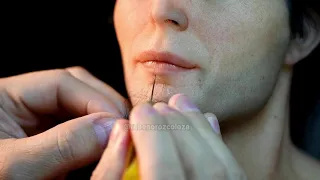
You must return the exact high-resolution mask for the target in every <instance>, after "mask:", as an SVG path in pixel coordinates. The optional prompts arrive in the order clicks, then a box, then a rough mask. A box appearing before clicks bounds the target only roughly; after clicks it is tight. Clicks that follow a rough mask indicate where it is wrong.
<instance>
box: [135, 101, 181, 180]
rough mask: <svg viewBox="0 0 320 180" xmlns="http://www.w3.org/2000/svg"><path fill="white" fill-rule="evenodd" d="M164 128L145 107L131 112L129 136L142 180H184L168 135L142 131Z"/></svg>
mask: <svg viewBox="0 0 320 180" xmlns="http://www.w3.org/2000/svg"><path fill="white" fill-rule="evenodd" d="M166 124H167V122H166V121H165V119H164V118H163V117H162V116H161V115H160V114H159V113H158V112H157V111H156V110H155V109H154V108H153V107H152V106H151V105H149V104H142V105H139V106H136V107H135V108H134V109H133V110H132V112H131V115H130V127H131V134H132V139H133V143H134V145H135V148H136V153H137V158H138V160H139V170H140V174H141V179H142V180H149V179H155V180H160V179H185V178H186V177H185V176H184V172H183V169H182V168H181V167H182V165H181V163H180V160H179V155H178V153H177V150H176V147H175V145H174V141H173V139H172V135H171V134H170V132H168V131H161V130H157V129H156V130H147V129H144V128H143V127H150V126H156V125H160V126H161V125H166ZM140 127H141V128H140Z"/></svg>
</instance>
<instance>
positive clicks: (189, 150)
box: [154, 103, 219, 179]
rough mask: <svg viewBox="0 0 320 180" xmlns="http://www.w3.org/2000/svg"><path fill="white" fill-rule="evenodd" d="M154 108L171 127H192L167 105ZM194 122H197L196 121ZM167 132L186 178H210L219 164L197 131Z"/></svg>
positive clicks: (183, 117) (161, 104) (192, 129)
mask: <svg viewBox="0 0 320 180" xmlns="http://www.w3.org/2000/svg"><path fill="white" fill-rule="evenodd" d="M154 107H155V109H156V110H158V111H159V112H160V113H161V114H162V115H163V116H164V117H166V119H167V122H168V124H170V125H173V126H172V127H177V125H178V124H179V125H189V126H192V124H191V123H190V122H189V119H188V118H186V117H185V116H184V115H183V114H181V113H180V112H178V111H177V110H175V109H173V108H171V107H169V106H168V105H167V104H165V103H157V104H155V105H154ZM194 120H195V121H197V119H194ZM169 131H170V132H171V134H172V135H173V137H174V140H175V144H176V147H177V149H178V151H179V155H180V160H181V162H182V164H183V167H184V171H185V173H186V177H188V178H190V179H210V178H212V177H213V176H212V172H213V169H212V168H214V167H215V166H216V164H219V163H218V161H217V160H218V159H217V158H215V156H213V155H212V150H211V147H209V146H208V144H207V143H206V142H205V141H204V139H203V138H202V137H201V136H200V134H199V132H198V131H197V129H195V128H194V127H192V128H189V129H184V130H181V129H170V130H169ZM208 167H210V168H208Z"/></svg>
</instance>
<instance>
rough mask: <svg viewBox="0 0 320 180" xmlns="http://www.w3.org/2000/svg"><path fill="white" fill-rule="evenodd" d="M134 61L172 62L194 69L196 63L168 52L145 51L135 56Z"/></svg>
mask: <svg viewBox="0 0 320 180" xmlns="http://www.w3.org/2000/svg"><path fill="white" fill-rule="evenodd" d="M135 61H136V62H140V63H145V62H149V61H154V62H160V63H167V64H172V65H175V66H178V67H181V68H185V69H194V68H196V67H197V65H196V64H193V63H191V62H189V61H188V60H185V59H183V58H182V57H180V56H178V55H175V54H173V53H170V52H156V51H145V52H142V53H141V54H139V55H138V56H137V57H136V58H135Z"/></svg>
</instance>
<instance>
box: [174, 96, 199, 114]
mask: <svg viewBox="0 0 320 180" xmlns="http://www.w3.org/2000/svg"><path fill="white" fill-rule="evenodd" d="M177 106H178V108H179V109H180V110H182V111H194V112H200V110H199V108H198V107H197V106H196V105H195V104H194V103H192V102H191V100H190V99H189V98H188V97H187V96H186V95H181V96H180V97H179V98H178V99H177Z"/></svg>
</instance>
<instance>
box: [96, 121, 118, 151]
mask: <svg viewBox="0 0 320 180" xmlns="http://www.w3.org/2000/svg"><path fill="white" fill-rule="evenodd" d="M114 123H115V119H113V118H103V119H97V120H95V121H93V124H94V126H93V129H94V131H95V133H96V136H97V138H98V142H99V143H100V144H101V145H102V146H103V148H105V147H106V145H107V143H108V139H109V136H110V133H111V130H112V127H113V125H114Z"/></svg>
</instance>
